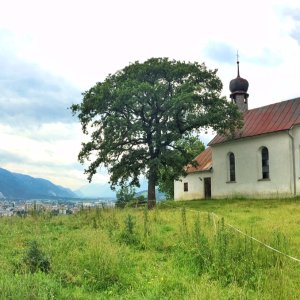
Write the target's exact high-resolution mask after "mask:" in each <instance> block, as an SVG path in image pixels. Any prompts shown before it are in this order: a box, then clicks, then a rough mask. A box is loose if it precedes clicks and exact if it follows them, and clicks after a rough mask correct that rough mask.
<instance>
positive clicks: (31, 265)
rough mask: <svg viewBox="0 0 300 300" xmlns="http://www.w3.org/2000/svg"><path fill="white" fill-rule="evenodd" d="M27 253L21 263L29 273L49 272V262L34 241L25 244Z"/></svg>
mask: <svg viewBox="0 0 300 300" xmlns="http://www.w3.org/2000/svg"><path fill="white" fill-rule="evenodd" d="M27 247H28V248H27V251H26V253H25V256H24V257H23V263H24V264H25V265H26V266H27V267H28V269H29V270H30V272H31V273H35V272H37V271H42V272H45V273H48V272H49V271H50V261H49V259H48V257H47V256H46V255H45V254H44V253H43V252H42V250H40V248H39V246H38V243H37V242H36V241H30V242H28V243H27Z"/></svg>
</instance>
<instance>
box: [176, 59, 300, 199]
mask: <svg viewBox="0 0 300 300" xmlns="http://www.w3.org/2000/svg"><path fill="white" fill-rule="evenodd" d="M248 85H249V84H248V81H247V80H246V79H243V78H241V77H240V74H239V62H238V76H237V78H235V79H233V80H231V82H230V91H231V95H230V98H231V101H232V102H233V103H235V104H236V105H237V106H238V108H239V110H240V111H241V112H242V113H243V118H244V125H243V128H241V129H239V130H236V132H235V134H234V137H232V138H229V137H225V136H221V135H217V136H215V137H214V138H213V139H212V141H211V142H210V143H209V147H208V148H207V149H206V150H205V151H204V152H202V153H201V154H199V155H198V156H197V157H196V160H197V162H198V164H199V166H197V167H188V169H187V172H188V175H187V176H186V177H185V178H181V181H175V182H174V194H175V197H174V198H175V200H189V199H201V198H211V197H212V198H225V197H236V196H245V197H257V198H260V197H276V196H288V197H292V196H296V195H300V98H296V99H292V100H287V101H283V102H278V103H274V104H271V105H267V106H263V107H259V108H255V109H251V110H248V96H249V95H248V93H247V91H248Z"/></svg>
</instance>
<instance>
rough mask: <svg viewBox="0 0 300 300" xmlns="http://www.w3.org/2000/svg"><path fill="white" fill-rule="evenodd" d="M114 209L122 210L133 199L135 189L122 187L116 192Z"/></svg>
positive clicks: (126, 186)
mask: <svg viewBox="0 0 300 300" xmlns="http://www.w3.org/2000/svg"><path fill="white" fill-rule="evenodd" d="M116 196H117V201H116V207H119V208H124V207H125V206H126V204H128V203H129V202H130V201H132V200H133V199H134V196H135V189H134V188H133V187H132V186H128V185H123V186H121V188H120V189H119V190H118V191H117V194H116Z"/></svg>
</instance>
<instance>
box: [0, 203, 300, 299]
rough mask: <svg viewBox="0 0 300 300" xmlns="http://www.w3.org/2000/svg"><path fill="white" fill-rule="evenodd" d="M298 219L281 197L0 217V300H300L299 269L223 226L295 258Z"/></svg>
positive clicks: (294, 207)
mask: <svg viewBox="0 0 300 300" xmlns="http://www.w3.org/2000/svg"><path fill="white" fill-rule="evenodd" d="M212 213H215V214H216V215H217V216H218V217H214V215H213V214H212ZM222 218H224V219H222ZM299 222H300V201H299V200H285V199H284V200H210V201H189V202H168V203H166V204H160V205H159V206H158V207H157V209H155V210H152V211H147V210H145V209H144V208H138V209H124V210H113V209H106V210H100V209H98V210H85V211H81V212H80V213H78V214H77V215H71V216H57V217H51V216H50V215H47V214H43V215H38V216H37V215H32V216H28V217H26V218H19V217H12V218H1V219H0V235H1V239H0V299H300V289H299V285H300V263H299V262H296V261H293V260H291V259H289V258H287V257H285V256H283V255H281V254H278V253H276V252H274V251H271V250H270V249H267V248H266V247H264V246H262V245H260V244H258V243H257V242H255V241H253V240H251V239H249V238H245V237H244V236H243V235H241V234H240V233H238V232H236V231H234V230H232V229H231V228H230V227H228V226H227V224H232V225H233V226H235V227H236V228H238V229H240V230H242V231H243V232H246V233H247V234H249V235H253V236H255V237H256V238H258V239H259V240H261V241H263V242H265V243H267V244H269V245H271V246H273V247H274V248H276V249H278V250H280V251H282V252H284V253H286V254H289V255H291V256H294V257H297V258H300V239H299V235H300V228H299V226H298V223H299ZM32 241H36V242H37V244H35V247H34V246H33V243H32ZM48 267H49V268H48Z"/></svg>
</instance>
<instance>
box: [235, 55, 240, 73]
mask: <svg viewBox="0 0 300 300" xmlns="http://www.w3.org/2000/svg"><path fill="white" fill-rule="evenodd" d="M236 64H237V77H240V61H239V51H236Z"/></svg>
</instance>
